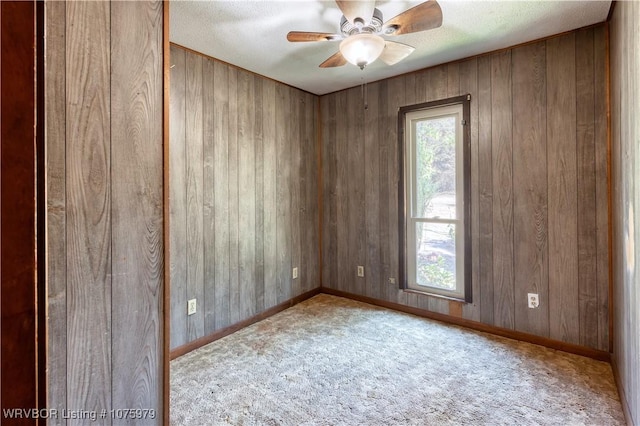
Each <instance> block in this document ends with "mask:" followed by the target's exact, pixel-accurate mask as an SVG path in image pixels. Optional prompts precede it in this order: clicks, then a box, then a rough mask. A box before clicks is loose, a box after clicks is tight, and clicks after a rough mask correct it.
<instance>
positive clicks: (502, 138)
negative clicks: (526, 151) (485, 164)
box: [491, 51, 515, 328]
mask: <svg viewBox="0 0 640 426" xmlns="http://www.w3.org/2000/svg"><path fill="white" fill-rule="evenodd" d="M511 102H512V94H511V51H505V52H501V53H496V54H494V55H492V56H491V158H492V163H491V168H492V175H493V208H492V211H493V224H492V229H493V243H492V244H493V295H494V296H493V313H494V324H495V325H497V326H498V327H504V328H514V327H515V312H514V309H515V306H514V302H515V301H514V287H513V282H514V280H513V276H514V275H513V154H512V152H513V147H512V111H511V108H512V105H511Z"/></svg>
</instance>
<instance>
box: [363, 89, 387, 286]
mask: <svg viewBox="0 0 640 426" xmlns="http://www.w3.org/2000/svg"><path fill="white" fill-rule="evenodd" d="M379 86H380V85H379V84H369V85H368V87H367V109H366V110H365V120H366V121H365V139H364V167H365V170H364V173H365V176H364V184H365V191H364V197H365V207H364V214H365V228H366V252H365V256H366V262H365V279H366V288H365V295H367V296H369V297H374V298H380V295H381V291H380V290H381V286H384V285H385V283H386V280H385V279H384V277H382V276H381V259H380V207H381V206H380V203H379V194H380V181H379V179H378V176H379V174H380V156H379V154H380V152H379V139H380V138H379V136H378V116H379V109H378V108H379V103H378V94H379V90H378V89H379ZM369 100H371V101H369Z"/></svg>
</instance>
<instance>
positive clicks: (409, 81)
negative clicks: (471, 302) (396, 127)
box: [402, 73, 429, 309]
mask: <svg viewBox="0 0 640 426" xmlns="http://www.w3.org/2000/svg"><path fill="white" fill-rule="evenodd" d="M417 77H418V76H417V75H416V73H411V74H408V75H407V76H406V78H405V79H404V89H405V99H404V100H405V104H406V105H413V104H416V103H418V102H420V101H421V100H422V98H423V96H425V95H426V93H427V91H426V87H424V86H422V87H421V86H419V84H420V83H423V82H428V78H417ZM421 95H422V96H421ZM402 297H403V298H404V300H405V301H406V304H407V305H409V306H414V307H422V308H426V309H428V305H429V298H428V297H426V296H424V295H422V294H420V295H418V294H416V293H404V294H402Z"/></svg>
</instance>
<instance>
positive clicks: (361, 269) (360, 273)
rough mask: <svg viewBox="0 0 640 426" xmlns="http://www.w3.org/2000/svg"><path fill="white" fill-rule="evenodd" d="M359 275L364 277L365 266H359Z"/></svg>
mask: <svg viewBox="0 0 640 426" xmlns="http://www.w3.org/2000/svg"><path fill="white" fill-rule="evenodd" d="M358 276H359V277H364V266H358Z"/></svg>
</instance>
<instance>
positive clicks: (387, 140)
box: [320, 26, 609, 351]
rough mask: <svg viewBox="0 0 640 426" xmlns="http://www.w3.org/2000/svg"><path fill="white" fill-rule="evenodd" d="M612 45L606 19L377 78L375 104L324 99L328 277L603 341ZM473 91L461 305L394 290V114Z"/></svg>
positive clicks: (600, 345) (348, 286) (555, 335)
mask: <svg viewBox="0 0 640 426" xmlns="http://www.w3.org/2000/svg"><path fill="white" fill-rule="evenodd" d="M605 55H606V49H605V27H604V26H599V27H595V28H588V29H582V30H579V31H576V32H572V33H570V34H566V35H563V36H560V37H554V38H550V39H547V40H542V41H539V42H535V43H532V44H527V45H524V46H520V47H516V48H513V49H509V50H504V51H500V52H497V53H493V54H489V55H485V56H480V57H477V58H472V59H468V60H465V61H462V62H456V63H451V64H445V65H441V66H438V67H435V68H430V69H426V70H423V71H420V72H416V73H412V74H407V75H404V76H400V77H396V78H391V79H388V80H383V81H380V82H376V83H371V84H368V85H367V88H366V90H367V99H368V108H366V109H365V108H364V101H363V95H362V88H360V87H357V88H352V89H348V90H345V91H341V92H336V93H333V94H329V95H325V96H322V97H321V100H320V103H321V123H322V149H323V154H322V155H323V160H322V161H323V176H322V179H323V185H324V187H323V198H324V205H323V210H324V215H323V225H322V229H323V235H322V238H323V259H324V260H323V274H322V277H323V283H322V285H323V286H324V287H329V288H333V289H336V290H341V291H346V292H349V293H354V294H358V295H364V296H369V297H373V298H378V299H382V300H386V301H391V302H398V303H401V304H405V305H409V306H413V307H418V308H423V309H427V310H430V311H434V312H439V313H444V314H450V315H460V312H461V315H462V316H463V317H464V318H467V319H470V320H474V321H479V322H483V323H486V324H490V325H494V326H498V327H504V328H508V329H514V330H518V331H522V332H527V333H531V334H534V335H538V336H543V337H549V338H552V339H555V340H558V341H563V342H569V343H574V344H578V345H583V346H586V347H590V348H595V349H600V350H604V351H608V350H609V321H608V318H609V279H608V274H609V268H608V256H609V252H608V244H607V241H608V207H607V115H606V77H605V67H606V60H605ZM365 72H366V71H365ZM467 93H470V94H471V97H472V98H471V135H472V139H471V142H472V153H471V157H472V158H471V161H472V169H471V191H472V195H471V198H472V205H471V212H472V213H471V218H469V219H470V220H471V223H472V254H473V257H472V277H473V303H472V304H465V305H464V306H462V307H461V306H460V305H459V304H458V302H449V301H446V300H444V299H439V298H434V297H429V296H425V295H417V294H412V293H407V292H403V291H400V290H398V284H397V277H398V268H399V267H400V265H399V264H398V263H399V247H398V203H397V200H398V180H399V179H400V178H401V177H400V176H398V140H397V124H396V123H397V113H398V108H399V107H400V106H405V105H412V104H417V103H421V102H427V101H433V100H437V99H443V98H447V97H452V96H458V95H462V94H467ZM357 265H364V266H365V277H364V278H359V277H357V274H356V266H357ZM390 279H394V280H395V281H396V282H395V283H391V282H390ZM529 292H532V293H539V295H540V307H539V308H538V309H528V308H527V299H526V294H527V293H529Z"/></svg>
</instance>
